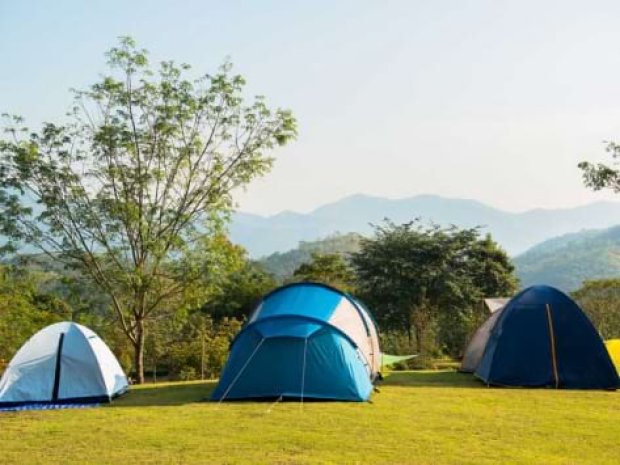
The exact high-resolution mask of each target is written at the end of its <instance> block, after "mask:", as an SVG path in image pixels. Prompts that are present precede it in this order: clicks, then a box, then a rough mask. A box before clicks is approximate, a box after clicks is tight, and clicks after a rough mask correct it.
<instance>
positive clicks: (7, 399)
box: [0, 322, 128, 407]
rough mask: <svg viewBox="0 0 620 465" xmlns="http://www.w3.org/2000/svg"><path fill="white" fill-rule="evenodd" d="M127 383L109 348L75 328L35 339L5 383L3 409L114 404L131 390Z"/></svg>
mask: <svg viewBox="0 0 620 465" xmlns="http://www.w3.org/2000/svg"><path fill="white" fill-rule="evenodd" d="M127 387H128V383H127V377H126V376H125V374H124V373H123V370H122V368H121V366H120V364H119V363H118V360H116V357H115V356H114V354H113V353H112V351H110V349H109V348H108V346H107V345H106V344H105V342H103V341H102V340H101V339H100V338H99V336H97V335H96V334H95V333H94V332H93V331H91V330H90V329H88V328H86V327H84V326H81V325H79V324H76V323H72V322H62V323H56V324H53V325H50V326H48V327H46V328H44V329H42V330H41V331H39V332H38V333H36V334H35V335H34V336H32V337H31V338H30V339H29V340H28V341H27V342H26V343H25V344H24V345H23V346H22V347H21V349H19V351H18V352H17V354H15V356H14V357H13V359H12V360H11V362H10V363H9V365H8V367H7V369H6V371H5V372H4V374H3V376H2V379H1V380H0V407H10V406H19V405H29V404H46V403H48V404H71V403H80V404H86V403H101V402H109V401H110V400H111V399H112V398H113V397H116V396H118V395H120V394H122V393H124V392H125V391H126V390H127Z"/></svg>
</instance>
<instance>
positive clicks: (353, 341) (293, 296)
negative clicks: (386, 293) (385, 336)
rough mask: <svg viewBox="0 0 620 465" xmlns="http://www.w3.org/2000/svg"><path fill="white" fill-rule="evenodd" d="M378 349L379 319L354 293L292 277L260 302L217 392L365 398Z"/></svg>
mask: <svg viewBox="0 0 620 465" xmlns="http://www.w3.org/2000/svg"><path fill="white" fill-rule="evenodd" d="M380 355H381V354H380V352H379V341H378V336H377V328H376V326H375V324H374V321H373V320H372V318H371V317H370V314H369V313H368V311H367V310H366V309H365V308H364V307H363V306H362V305H361V304H360V303H359V302H357V301H356V300H355V299H354V298H352V297H351V296H349V295H348V294H345V293H342V292H340V291H338V290H336V289H334V288H331V287H328V286H325V285H323V284H315V283H295V284H290V285H287V286H283V287H280V288H278V289H276V290H275V291H273V292H271V293H270V294H267V295H266V296H265V297H264V298H263V299H262V300H261V302H260V303H259V304H258V306H257V307H256V309H255V310H254V312H253V313H252V315H251V317H250V319H249V321H248V323H247V324H246V326H245V327H244V328H243V329H242V330H241V332H240V333H239V334H238V335H237V337H236V338H235V340H234V341H233V343H232V345H231V353H230V356H229V358H228V361H227V363H226V367H225V368H224V371H223V373H222V376H221V378H220V382H219V384H218V386H217V388H216V389H215V391H214V393H213V396H212V398H213V399H214V400H220V401H222V400H233V399H255V398H296V399H302V400H303V399H304V398H306V399H325V400H345V401H364V400H367V399H368V398H369V397H370V394H371V392H372V389H373V386H372V383H373V380H374V378H375V377H376V376H377V374H378V372H379V369H380V363H381V357H380Z"/></svg>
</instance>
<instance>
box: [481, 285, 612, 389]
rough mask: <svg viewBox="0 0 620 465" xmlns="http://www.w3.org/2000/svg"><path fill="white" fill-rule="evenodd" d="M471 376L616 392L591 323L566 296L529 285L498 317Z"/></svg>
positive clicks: (510, 383) (508, 383)
mask: <svg viewBox="0 0 620 465" xmlns="http://www.w3.org/2000/svg"><path fill="white" fill-rule="evenodd" d="M475 374H476V375H477V376H478V377H479V378H480V379H482V380H483V381H484V382H485V383H487V384H493V385H503V386H532V387H545V386H547V387H556V388H573V389H615V388H617V387H619V385H620V381H619V379H618V374H617V373H616V370H615V368H614V366H613V364H612V362H611V359H610V358H609V354H608V353H607V350H606V349H605V345H604V343H603V341H602V339H601V338H600V336H599V335H598V333H597V332H596V330H595V328H594V326H593V325H592V323H590V320H589V319H588V318H587V317H586V315H585V314H584V313H583V311H582V310H581V309H580V308H579V306H578V305H577V304H576V303H575V302H574V301H573V300H572V299H571V298H569V297H568V296H567V295H565V294H564V293H562V292H560V291H558V290H557V289H554V288H552V287H549V286H533V287H530V288H527V289H525V290H524V291H522V292H520V293H519V294H518V295H517V296H515V297H514V298H513V299H511V300H510V302H508V304H506V306H505V307H504V308H503V310H501V314H500V315H499V316H498V317H497V321H496V322H495V324H494V326H493V328H492V330H491V331H490V334H489V337H488V342H487V343H486V346H485V348H484V353H483V355H482V358H481V360H480V363H479V364H478V367H477V369H476V371H475Z"/></svg>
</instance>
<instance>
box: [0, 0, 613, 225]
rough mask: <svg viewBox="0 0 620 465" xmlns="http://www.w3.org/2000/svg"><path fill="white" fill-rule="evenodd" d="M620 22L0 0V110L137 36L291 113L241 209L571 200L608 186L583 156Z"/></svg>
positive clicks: (569, 14) (466, 10)
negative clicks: (580, 165) (271, 159)
mask: <svg viewBox="0 0 620 465" xmlns="http://www.w3.org/2000/svg"><path fill="white" fill-rule="evenodd" d="M96 4H98V5H96ZM619 23H620V2H618V1H617V0H611V1H591V0H590V1H586V0H584V1H579V2H576V1H567V0H564V1H557V2H556V1H549V0H547V1H540V0H538V1H525V0H513V1H499V0H489V1H473V0H472V1H468V0H453V1H449V0H426V1H421V0H417V1H416V0H408V1H401V2H396V1H386V0H375V1H368V2H364V1H361V0H357V1H351V2H349V1H334V0H332V1H317V0H312V1H306V2H301V1H299V2H295V1H291V0H288V1H280V2H276V1H259V0H254V1H247V2H241V1H226V2H224V1H220V2H211V1H205V0H196V1H183V0H176V1H164V0H148V1H136V0H133V1H128V0H124V1H121V0H106V1H99V2H94V1H84V0H81V1H80V0H73V1H69V0H57V1H54V2H50V1H42V0H41V1H33V0H30V1H29V0H24V1H10V0H0V112H1V111H9V112H12V113H19V114H22V115H24V116H26V117H27V119H28V120H29V121H31V122H38V121H41V120H43V119H47V120H53V119H55V118H57V117H58V116H62V114H63V113H64V110H65V109H66V108H68V106H69V103H70V94H69V92H68V89H69V88H70V87H83V86H86V85H87V84H89V83H92V82H93V81H94V80H96V79H97V77H98V75H99V74H100V73H102V72H103V71H104V70H105V67H104V58H103V52H104V51H105V50H106V49H108V48H109V47H110V46H112V45H114V44H115V41H116V37H117V36H119V35H132V36H134V37H135V38H136V39H137V40H138V41H139V42H140V45H141V46H144V47H146V48H148V49H149V50H150V51H151V57H152V58H153V59H155V60H160V59H169V58H172V59H175V60H177V61H184V62H188V63H190V64H192V65H193V66H194V67H195V68H196V70H197V71H201V72H203V71H204V72H207V71H213V70H214V68H215V67H216V66H217V65H218V64H219V63H221V62H222V61H223V60H224V59H225V57H226V56H230V57H231V59H232V61H233V62H234V63H235V65H236V69H237V71H239V72H241V73H242V74H243V75H245V76H246V77H247V79H248V81H249V93H250V94H256V93H260V94H264V95H266V96H267V98H268V101H269V102H270V103H271V104H272V105H274V106H275V105H277V106H284V107H289V108H291V109H292V110H293V111H294V113H295V114H296V116H297V117H298V119H299V127H300V136H299V139H298V140H297V141H296V142H294V143H293V144H291V145H290V146H288V147H286V148H284V149H281V150H279V151H277V153H276V155H277V161H276V165H275V168H274V170H273V171H272V172H271V173H270V174H269V175H268V176H267V177H265V178H264V179H262V180H260V181H257V182H255V183H253V184H252V185H251V186H250V187H249V189H248V190H247V192H245V193H242V194H240V195H239V196H238V200H239V202H240V206H241V209H243V210H245V211H250V212H257V213H275V212H278V211H281V210H284V209H291V210H297V211H307V210H310V209H312V208H314V207H316V206H318V205H320V204H323V203H326V202H329V201H333V200H336V199H338V198H340V197H344V196H346V195H349V194H354V193H366V194H373V195H380V196H386V197H408V196H412V195H416V194H423V193H430V194H440V195H444V196H450V197H463V198H474V199H478V200H481V201H483V202H486V203H488V204H490V205H493V206H496V207H500V208H504V209H508V210H524V209H529V208H535V207H564V206H571V205H576V204H583V203H586V202H589V201H593V200H596V199H605V198H613V196H612V195H610V194H600V193H599V194H593V193H590V192H588V191H587V190H586V189H585V188H583V187H582V184H581V180H580V173H579V171H578V170H577V168H576V164H577V162H578V161H580V160H582V159H584V158H586V159H590V160H605V159H606V156H605V153H604V150H603V149H604V146H603V144H602V141H603V140H609V139H616V140H620V48H619V47H618V45H619V44H620V27H619V26H618V24H619ZM618 198H619V199H620V196H619V197H618Z"/></svg>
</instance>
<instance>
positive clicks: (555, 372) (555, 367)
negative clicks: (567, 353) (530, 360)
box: [546, 304, 560, 389]
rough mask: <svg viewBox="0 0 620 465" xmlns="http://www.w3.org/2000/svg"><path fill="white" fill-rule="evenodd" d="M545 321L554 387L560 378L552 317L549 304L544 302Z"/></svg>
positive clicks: (556, 386)
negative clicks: (547, 329) (547, 327)
mask: <svg viewBox="0 0 620 465" xmlns="http://www.w3.org/2000/svg"><path fill="white" fill-rule="evenodd" d="M546 309H547V322H548V323H549V339H550V341H551V363H552V366H553V378H554V380H555V388H556V389H557V388H558V387H559V386H560V378H559V376H558V360H557V354H556V350H555V332H554V331H553V318H552V317H551V305H549V304H546Z"/></svg>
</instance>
